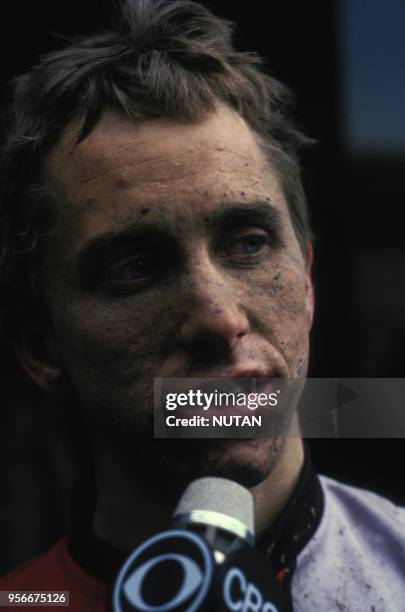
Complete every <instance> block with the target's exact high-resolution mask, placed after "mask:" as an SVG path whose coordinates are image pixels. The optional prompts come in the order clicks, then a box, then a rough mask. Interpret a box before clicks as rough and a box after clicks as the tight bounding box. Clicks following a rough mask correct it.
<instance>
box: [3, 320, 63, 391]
mask: <svg viewBox="0 0 405 612" xmlns="http://www.w3.org/2000/svg"><path fill="white" fill-rule="evenodd" d="M14 351H15V353H16V355H17V358H18V360H19V362H20V364H21V366H22V368H23V370H24V371H25V373H26V374H27V375H28V377H29V378H30V379H31V380H32V381H33V382H34V383H35V384H36V385H37V386H38V387H40V388H41V389H42V390H43V391H46V392H47V393H51V394H52V395H55V396H58V397H61V396H62V395H65V394H66V392H67V391H68V390H69V389H70V383H69V379H68V377H67V375H66V372H65V370H64V368H63V365H62V362H61V360H60V357H59V355H58V351H57V348H56V342H55V340H54V338H53V336H52V335H51V334H50V333H49V332H47V331H46V327H45V323H44V322H41V323H40V322H35V323H34V322H29V323H28V322H26V323H25V324H24V327H23V329H21V330H20V333H19V336H18V338H17V341H16V343H15V345H14Z"/></svg>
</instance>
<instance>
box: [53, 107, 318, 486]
mask: <svg viewBox="0 0 405 612" xmlns="http://www.w3.org/2000/svg"><path fill="white" fill-rule="evenodd" d="M76 135H77V126H75V127H71V129H70V130H68V131H67V133H66V135H65V137H64V138H63V140H62V142H61V143H60V144H59V145H58V146H57V147H56V148H55V150H54V151H53V152H52V154H51V156H50V158H49V160H48V163H47V167H46V172H47V174H48V177H49V178H50V180H51V182H52V185H53V188H54V190H55V192H56V193H57V197H58V204H59V205H60V207H61V210H60V213H59V218H58V220H57V223H56V227H55V232H54V237H53V239H52V240H51V241H50V243H49V245H48V246H47V247H46V251H45V253H44V279H45V292H46V298H47V301H48V308H49V311H50V318H51V322H52V335H53V344H54V345H55V346H56V351H57V354H58V357H59V359H60V361H61V363H62V365H63V368H64V371H65V373H66V375H67V377H68V379H69V381H70V383H71V386H72V388H73V389H74V393H75V396H76V398H77V399H78V401H79V403H80V405H81V407H82V409H83V411H84V414H85V415H86V417H87V419H88V422H89V423H90V429H91V430H93V431H104V433H105V432H108V435H109V437H110V438H109V439H110V442H111V448H112V449H115V451H114V452H121V451H122V452H123V453H125V454H126V456H127V457H129V455H130V454H131V452H132V451H131V449H133V453H134V461H135V464H136V462H138V465H139V462H143V466H144V467H145V466H146V465H148V464H149V465H152V464H153V465H156V466H158V465H159V461H160V464H161V467H162V472H164V470H165V469H166V468H167V469H169V468H168V466H169V467H170V469H171V470H176V469H178V470H179V471H181V470H182V469H184V470H185V471H187V470H188V469H190V470H191V472H190V473H191V474H194V473H195V475H197V474H199V473H204V472H209V471H213V469H214V467H213V466H215V470H217V471H218V470H219V471H220V472H221V469H222V467H223V469H224V471H226V469H227V467H226V466H228V467H229V466H230V465H240V466H241V467H242V468H243V466H250V467H251V466H255V467H256V468H257V469H258V470H259V471H260V472H263V476H264V475H265V473H266V472H267V470H268V469H269V466H270V465H271V464H272V461H273V456H274V453H276V450H275V445H274V444H272V441H268V440H263V439H262V440H256V441H251V442H247V441H245V442H239V443H236V442H235V443H232V442H230V441H228V442H226V443H219V441H216V442H214V443H210V444H209V445H208V444H202V442H206V441H202V442H201V444H197V443H196V441H193V443H192V445H191V446H190V447H189V446H188V445H187V443H184V446H183V445H180V443H179V441H176V440H167V441H165V440H164V441H159V440H153V438H152V434H151V423H152V421H153V380H154V377H178V378H180V377H200V376H201V377H208V376H209V377H213V378H215V377H216V378H218V377H221V376H229V377H232V376H245V377H253V376H269V377H270V376H296V375H297V374H305V372H306V367H307V358H308V331H309V327H310V319H311V312H312V294H311V291H310V280H309V275H308V273H307V270H306V264H305V261H304V258H303V255H302V253H301V251H300V248H299V245H298V242H297V238H296V236H295V234H294V231H293V228H292V225H291V220H290V217H289V213H288V209H287V205H286V202H285V199H284V197H283V194H282V192H281V189H280V186H279V182H278V180H277V177H276V175H275V174H274V173H273V172H272V170H271V168H269V165H268V163H267V162H265V161H264V158H263V156H262V154H261V152H260V150H259V148H258V146H257V144H256V141H255V139H254V136H253V134H252V132H251V131H250V129H249V128H248V127H247V125H246V124H245V122H244V121H243V120H242V119H241V118H240V117H239V116H238V115H236V114H235V113H233V112H231V111H230V110H228V109H225V108H222V109H219V110H218V111H217V112H216V113H215V114H212V115H210V116H208V117H206V118H204V119H203V120H201V121H199V122H197V123H193V124H185V123H184V124H182V123H178V122H176V121H170V120H164V119H157V120H151V121H145V122H140V123H138V124H135V123H132V122H130V121H128V120H126V119H124V118H121V117H118V116H114V115H106V116H104V117H103V119H102V120H101V121H100V123H99V124H98V125H97V127H96V128H95V129H94V130H93V132H92V133H91V134H90V135H89V136H88V137H87V138H86V139H85V140H84V141H83V142H82V143H81V144H80V145H78V146H75V144H74V142H75V138H76ZM186 448H187V449H188V450H187V452H188V453H190V448H191V449H193V451H192V452H193V453H194V455H190V454H188V455H187V456H186V457H184V455H182V452H185V449H186ZM123 449H125V451H124V450H123ZM185 465H186V467H185ZM221 466H222V467H221ZM249 469H250V468H249Z"/></svg>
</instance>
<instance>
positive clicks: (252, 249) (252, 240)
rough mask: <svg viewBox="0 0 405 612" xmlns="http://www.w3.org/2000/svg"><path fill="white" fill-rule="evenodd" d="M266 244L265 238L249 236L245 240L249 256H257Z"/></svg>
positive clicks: (244, 244)
mask: <svg viewBox="0 0 405 612" xmlns="http://www.w3.org/2000/svg"><path fill="white" fill-rule="evenodd" d="M264 243H265V239H264V238H263V236H247V238H244V239H243V248H244V249H245V251H246V253H248V255H255V254H256V253H258V252H259V251H260V250H261V248H262V246H263V244H264Z"/></svg>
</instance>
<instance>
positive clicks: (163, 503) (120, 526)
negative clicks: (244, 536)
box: [93, 437, 304, 551]
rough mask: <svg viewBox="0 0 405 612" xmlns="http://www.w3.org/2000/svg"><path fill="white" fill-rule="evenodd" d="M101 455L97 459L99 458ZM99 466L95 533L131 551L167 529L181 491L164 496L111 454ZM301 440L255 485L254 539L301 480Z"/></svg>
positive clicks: (290, 442) (288, 445) (287, 446)
mask: <svg viewBox="0 0 405 612" xmlns="http://www.w3.org/2000/svg"><path fill="white" fill-rule="evenodd" d="M96 456H97V455H96ZM102 457H103V460H102V462H100V464H99V465H96V478H97V490H98V495H97V506H96V512H95V516H94V520H93V529H94V531H95V533H96V534H97V535H98V536H99V537H101V538H102V539H103V540H105V541H107V542H109V543H110V544H113V545H114V546H116V547H117V548H120V549H122V550H124V551H130V550H133V549H134V548H135V547H136V546H138V545H139V544H140V543H141V542H143V541H144V540H145V539H147V538H148V537H149V536H150V535H152V534H153V533H156V532H157V531H160V530H163V529H166V528H168V526H169V521H170V517H171V516H172V514H173V511H174V508H175V506H176V503H177V502H178V499H179V496H180V494H181V491H180V492H178V491H174V492H173V496H172V497H170V496H167V495H166V492H165V494H164V495H162V493H161V491H160V490H159V488H158V487H156V489H155V490H153V489H152V487H146V486H145V485H143V483H141V482H139V481H137V480H136V478H135V477H134V475H133V474H131V475H130V474H128V472H126V470H125V469H123V467H122V466H121V465H118V464H117V462H116V460H115V458H114V457H112V456H106V455H105V454H103V455H102ZM303 460H304V451H303V444H302V440H301V439H300V438H298V437H296V438H292V437H291V438H290V437H288V438H286V440H285V441H284V444H283V446H282V448H281V450H280V454H279V456H278V459H277V463H276V465H275V467H274V468H273V470H272V471H271V473H270V475H269V476H268V477H267V478H266V479H265V480H264V481H263V482H261V483H260V484H259V485H257V486H256V487H254V488H253V489H252V490H251V492H252V494H253V499H254V504H255V525H256V529H255V530H256V535H257V536H260V534H261V533H262V532H263V531H264V530H265V529H266V528H267V527H268V526H269V525H270V524H271V523H272V522H273V521H274V520H275V519H276V518H277V516H278V515H279V513H280V512H281V510H282V509H283V507H284V506H285V504H286V503H287V501H288V499H289V497H290V495H291V493H292V492H293V490H294V487H295V485H296V483H297V480H298V478H299V474H300V471H301V468H302V465H303Z"/></svg>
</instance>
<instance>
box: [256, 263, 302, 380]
mask: <svg viewBox="0 0 405 612" xmlns="http://www.w3.org/2000/svg"><path fill="white" fill-rule="evenodd" d="M256 281H259V279H256ZM251 317H252V320H253V322H254V324H255V327H256V329H257V330H258V332H259V333H260V334H261V335H262V336H264V337H265V338H266V339H267V340H268V341H270V342H271V344H272V345H273V346H274V347H275V348H276V349H277V350H278V351H279V352H280V353H281V354H282V356H283V357H284V359H285V361H286V364H287V366H288V367H289V370H290V375H291V376H292V375H301V374H303V373H304V371H305V368H306V365H307V361H308V345H309V325H308V317H307V308H306V286H305V274H304V270H303V269H301V266H295V265H291V264H290V263H289V262H279V263H277V264H275V265H274V266H273V268H272V270H271V272H267V273H266V274H262V275H261V278H260V282H256V286H255V291H254V302H253V303H252V305H251Z"/></svg>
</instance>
